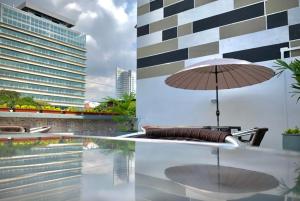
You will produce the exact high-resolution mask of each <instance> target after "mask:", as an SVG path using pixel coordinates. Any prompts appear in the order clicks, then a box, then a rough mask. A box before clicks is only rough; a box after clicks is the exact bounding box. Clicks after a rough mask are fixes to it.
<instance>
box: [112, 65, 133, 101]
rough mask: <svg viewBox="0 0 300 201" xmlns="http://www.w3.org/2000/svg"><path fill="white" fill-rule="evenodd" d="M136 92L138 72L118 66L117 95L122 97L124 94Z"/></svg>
mask: <svg viewBox="0 0 300 201" xmlns="http://www.w3.org/2000/svg"><path fill="white" fill-rule="evenodd" d="M131 92H132V93H136V72H134V71H131V70H124V69H122V68H117V72H116V96H117V97H118V98H120V97H121V96H122V95H123V94H125V93H127V94H129V93H131Z"/></svg>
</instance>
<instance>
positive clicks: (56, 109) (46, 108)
mask: <svg viewBox="0 0 300 201" xmlns="http://www.w3.org/2000/svg"><path fill="white" fill-rule="evenodd" d="M42 111H43V113H53V114H61V109H60V108H59V107H54V106H51V105H47V106H42Z"/></svg>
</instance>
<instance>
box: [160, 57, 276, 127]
mask: <svg viewBox="0 0 300 201" xmlns="http://www.w3.org/2000/svg"><path fill="white" fill-rule="evenodd" d="M274 75H275V72H274V71H273V70H272V69H270V68H267V67H264V66H261V65H257V64H253V63H250V62H248V61H244V60H238V59H212V60H207V61H204V62H200V63H197V64H195V65H192V66H190V68H188V69H184V70H182V71H179V72H177V73H175V74H173V75H171V76H169V77H168V78H167V79H166V80H165V83H166V84H167V85H169V86H171V87H175V88H181V89H190V90H216V100H217V112H216V115H217V124H218V125H217V126H219V115H220V112H219V96H218V90H219V89H232V88H239V87H245V86H250V85H254V84H258V83H261V82H264V81H266V80H269V79H270V78H272V77H273V76H274Z"/></svg>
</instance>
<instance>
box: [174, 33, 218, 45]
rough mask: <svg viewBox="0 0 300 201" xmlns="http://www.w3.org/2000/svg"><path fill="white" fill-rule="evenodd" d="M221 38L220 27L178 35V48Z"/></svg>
mask: <svg viewBox="0 0 300 201" xmlns="http://www.w3.org/2000/svg"><path fill="white" fill-rule="evenodd" d="M219 38H220V37H219V28H214V29H209V30H205V31H201V32H197V33H194V34H189V35H185V36H182V37H178V48H179V49H181V48H187V47H193V46H196V45H202V44H206V43H211V42H216V41H218V40H219Z"/></svg>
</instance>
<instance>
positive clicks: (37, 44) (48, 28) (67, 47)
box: [0, 1, 86, 107]
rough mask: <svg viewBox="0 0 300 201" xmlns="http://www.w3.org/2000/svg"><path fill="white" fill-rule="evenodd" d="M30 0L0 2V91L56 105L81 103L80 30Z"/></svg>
mask: <svg viewBox="0 0 300 201" xmlns="http://www.w3.org/2000/svg"><path fill="white" fill-rule="evenodd" d="M73 26H74V23H73V22H72V21H71V20H69V19H67V18H65V17H62V16H59V15H58V14H55V13H51V12H49V11H47V10H45V9H42V8H39V7H37V6H36V5H34V4H32V3H31V1H26V2H25V3H23V4H21V5H20V6H18V8H14V7H10V6H8V5H5V4H0V53H1V57H0V89H5V90H13V91H17V92H20V93H21V94H22V95H24V96H30V97H33V98H34V99H37V100H43V101H46V102H48V103H50V104H52V105H57V106H65V107H68V106H75V107H83V105H84V93H85V75H86V73H85V69H86V65H85V60H86V57H85V52H86V49H85V45H86V39H85V34H83V33H80V32H77V31H74V30H72V29H71V27H73Z"/></svg>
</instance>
